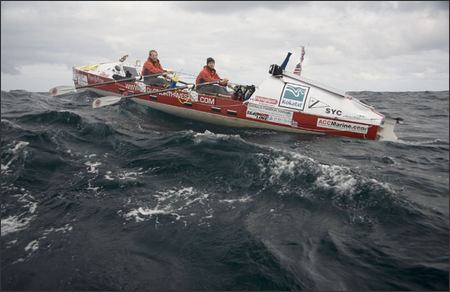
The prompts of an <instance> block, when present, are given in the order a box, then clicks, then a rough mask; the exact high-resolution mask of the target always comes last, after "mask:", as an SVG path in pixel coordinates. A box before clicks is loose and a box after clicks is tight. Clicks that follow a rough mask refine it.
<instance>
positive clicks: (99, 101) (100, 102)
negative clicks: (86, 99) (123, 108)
mask: <svg viewBox="0 0 450 292" xmlns="http://www.w3.org/2000/svg"><path fill="white" fill-rule="evenodd" d="M121 99H122V97H121V96H104V97H99V98H96V99H95V100H94V102H92V108H99V107H104V106H108V105H113V104H115V103H118V102H119V101H120V100H121Z"/></svg>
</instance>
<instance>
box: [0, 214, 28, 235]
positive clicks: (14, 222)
mask: <svg viewBox="0 0 450 292" xmlns="http://www.w3.org/2000/svg"><path fill="white" fill-rule="evenodd" d="M33 218H34V217H33V216H32V217H24V218H20V217H19V216H16V215H13V216H9V217H7V218H2V219H1V228H2V231H1V234H2V236H5V235H7V234H10V233H13V232H17V231H20V230H23V229H25V228H26V227H27V226H28V224H30V222H31V220H32V219H33Z"/></svg>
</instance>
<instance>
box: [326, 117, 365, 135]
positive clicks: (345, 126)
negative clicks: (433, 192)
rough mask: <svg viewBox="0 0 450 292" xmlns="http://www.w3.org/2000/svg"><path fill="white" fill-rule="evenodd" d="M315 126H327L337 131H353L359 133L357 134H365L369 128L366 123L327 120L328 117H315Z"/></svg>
mask: <svg viewBox="0 0 450 292" xmlns="http://www.w3.org/2000/svg"><path fill="white" fill-rule="evenodd" d="M317 127H320V128H327V129H334V130H338V131H347V132H353V133H359V134H367V131H368V130H369V126H366V125H360V124H354V123H348V122H342V121H336V120H328V119H322V118H319V119H317Z"/></svg>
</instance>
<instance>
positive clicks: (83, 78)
mask: <svg viewBox="0 0 450 292" xmlns="http://www.w3.org/2000/svg"><path fill="white" fill-rule="evenodd" d="M77 83H78V85H79V86H84V85H87V84H88V79H87V76H86V75H84V74H80V73H78V74H77Z"/></svg>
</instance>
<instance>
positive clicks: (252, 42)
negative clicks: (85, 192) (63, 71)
mask: <svg viewBox="0 0 450 292" xmlns="http://www.w3.org/2000/svg"><path fill="white" fill-rule="evenodd" d="M406 3H409V2H405V4H403V2H373V3H372V2H370V3H368V2H362V3H359V2H325V3H322V2H308V3H303V2H295V1H293V2H283V3H279V2H232V3H229V2H228V3H226V2H225V3H224V2H221V3H215V2H187V3H176V2H131V3H129V2H118V3H117V2H101V3H99V2H56V3H51V2H37V3H35V2H30V3H25V4H23V3H20V2H17V3H16V2H12V3H10V2H8V3H7V4H6V6H5V5H4V2H2V12H1V13H2V26H1V30H2V34H1V38H2V47H1V53H2V55H1V58H2V67H1V71H2V74H3V73H6V74H19V73H20V72H21V68H23V66H25V65H33V64H65V66H67V68H68V70H69V71H70V67H71V66H72V65H74V64H85V63H91V62H102V61H108V60H116V59H117V58H118V57H119V56H120V55H121V54H122V53H129V54H130V59H131V58H132V59H133V61H134V59H137V58H138V59H141V60H143V59H144V58H146V56H147V52H148V50H149V49H152V48H155V49H157V50H158V51H159V55H160V58H161V62H162V64H163V66H167V67H171V69H178V70H181V69H182V70H183V71H185V72H189V73H192V74H194V75H195V74H196V73H197V72H198V71H199V70H200V68H201V67H202V66H203V65H204V62H205V58H206V57H208V56H213V57H215V58H216V62H217V64H216V65H217V67H218V69H219V72H220V75H221V76H224V77H229V78H233V79H236V81H238V80H240V81H242V82H252V83H253V82H257V81H260V80H261V79H263V78H264V77H265V76H266V75H267V68H268V65H270V64H272V63H277V62H278V63H280V62H281V61H282V60H283V58H284V56H285V54H286V52H287V51H288V50H291V51H292V52H293V53H298V51H297V50H299V46H300V45H306V46H307V48H306V49H307V52H306V59H305V66H304V72H305V74H309V73H311V74H313V76H311V77H314V76H316V77H317V76H318V77H319V79H320V78H322V77H321V76H325V75H327V76H329V78H331V79H330V80H331V82H335V83H338V82H341V81H339V80H341V79H340V78H339V76H342V75H344V74H350V72H349V69H348V68H351V69H352V70H356V72H359V71H358V70H359V69H358V68H359V66H362V65H361V64H364V66H366V67H368V68H373V70H374V72H373V74H374V76H375V75H377V74H378V75H379V76H382V75H383V74H384V75H383V76H385V75H386V76H387V75H389V76H397V75H398V74H403V75H405V74H407V73H405V72H408V68H409V69H411V70H414V71H417V72H418V71H420V66H419V67H416V65H415V64H416V63H418V62H420V64H421V66H423V67H432V68H434V69H433V70H434V71H433V70H428V71H427V72H428V73H426V74H425V75H424V76H431V75H432V74H434V73H433V72H441V71H442V70H443V69H442V68H443V67H442V66H441V64H444V65H447V66H448V58H447V59H445V58H442V56H444V53H445V54H447V55H448V46H449V39H448V9H445V7H444V6H443V5H442V3H437V2H435V3H431V4H427V2H417V3H416V2H412V4H406ZM5 7H6V9H5ZM213 8H214V9H213ZM209 10H214V11H209ZM193 11H198V12H201V13H193ZM280 12H282V13H280ZM410 56H411V57H410ZM433 56H439V58H440V59H439V58H435V57H433ZM297 57H298V54H297V55H294V56H293V57H292V59H291V64H290V66H293V65H295V64H294V63H295V62H297V59H296V58H297ZM415 58H416V59H417V60H419V61H414V59H415ZM392 60H398V61H396V62H395V63H393V62H392ZM439 60H441V61H439ZM402 62H404V63H402ZM413 63H414V64H413ZM378 64H381V65H380V67H378ZM390 64H392V66H393V67H395V68H391V67H390V66H391V65H390ZM342 66H345V67H346V68H347V69H345V70H343V69H341V67H342ZM47 67H48V66H47ZM444 67H445V66H444ZM403 68H405V69H403ZM375 69H376V70H375ZM383 70H384V71H383ZM389 70H393V71H395V73H390V72H388V71H389ZM320 72H322V74H320ZM323 72H326V74H324V73H323ZM383 72H384V73H383ZM419 73H420V72H419ZM419 73H418V74H419ZM47 74H51V73H47ZM314 74H316V75H314ZM335 74H337V75H335ZM355 74H356V73H355ZM371 74H372V73H370V69H368V70H366V71H364V72H362V73H361V74H356V75H355V76H356V77H355V78H356V80H359V81H355V82H358V84H367V86H370V84H371V83H370V82H372V81H370V80H369V79H370V78H371V77H370V76H372V75H371ZM396 74H397V75H396ZM420 74H421V73H420ZM427 74H428V75H427ZM436 74H437V73H436ZM445 74H447V75H448V69H447V73H445ZM378 75H377V76H378ZM19 76H20V75H19ZM19 76H18V77H19ZM405 76H406V75H405ZM436 76H437V75H436ZM333 78H334V79H333ZM358 78H359V79H358ZM364 78H369V79H368V80H369V81H367V80H366V81H365V82H366V83H364V82H362V81H361V80H362V79H364ZM411 78H412V77H411ZM440 78H441V77H440ZM8 80H10V79H8ZM69 82H70V80H69ZM349 82H350V81H349ZM350 85H351V84H350ZM377 85H378V84H377Z"/></svg>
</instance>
